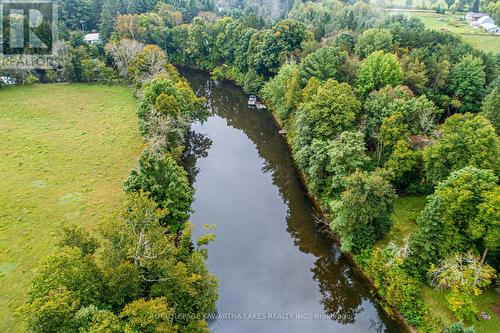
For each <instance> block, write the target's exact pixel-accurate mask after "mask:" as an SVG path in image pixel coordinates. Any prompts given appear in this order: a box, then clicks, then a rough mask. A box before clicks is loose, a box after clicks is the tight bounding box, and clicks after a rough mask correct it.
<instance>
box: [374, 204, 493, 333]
mask: <svg viewBox="0 0 500 333" xmlns="http://www.w3.org/2000/svg"><path fill="white" fill-rule="evenodd" d="M425 204H426V198H425V197H423V196H402V197H399V198H398V199H397V200H396V204H395V207H394V213H393V214H392V227H391V230H390V231H389V233H388V234H387V235H386V237H384V239H382V240H381V241H379V242H377V244H376V246H377V247H380V248H383V247H385V246H387V245H388V244H389V243H390V242H392V243H394V244H396V245H398V246H402V245H403V244H404V243H405V242H407V240H408V239H409V237H410V235H411V234H412V233H414V232H416V231H417V230H418V225H417V222H416V219H417V218H418V216H419V215H420V212H421V211H422V209H424V207H425ZM494 287H495V285H494V284H493V285H492V286H491V287H490V288H489V289H488V290H486V291H485V292H484V293H483V294H482V295H480V296H479V297H478V299H477V304H478V309H479V311H485V312H486V313H488V314H489V315H490V316H491V319H490V320H482V319H481V320H475V321H472V322H467V323H466V324H467V325H468V326H474V328H475V331H476V333H490V332H497V331H498V327H500V298H499V297H498V293H497V292H496V291H495V289H494ZM447 293H448V292H447V291H437V290H435V289H433V288H431V287H429V286H427V285H424V286H423V288H422V295H423V298H424V301H425V302H426V303H427V306H428V307H429V309H430V311H431V312H432V313H433V315H435V316H436V317H437V318H439V319H440V320H441V322H442V323H443V325H444V326H447V325H451V324H453V323H455V322H457V321H458V319H456V318H455V316H454V315H453V313H452V312H451V311H450V309H449V308H448V304H447V302H446V295H447Z"/></svg>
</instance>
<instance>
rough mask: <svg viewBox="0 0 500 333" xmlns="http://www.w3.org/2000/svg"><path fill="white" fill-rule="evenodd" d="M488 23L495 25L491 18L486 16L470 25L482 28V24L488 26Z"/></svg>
mask: <svg viewBox="0 0 500 333" xmlns="http://www.w3.org/2000/svg"><path fill="white" fill-rule="evenodd" d="M488 23H491V24H495V21H493V19H492V18H491V17H489V16H488V15H486V16H483V17H481V18H480V19H479V20H477V21H476V22H474V23H472V24H473V25H478V26H482V25H483V24H488Z"/></svg>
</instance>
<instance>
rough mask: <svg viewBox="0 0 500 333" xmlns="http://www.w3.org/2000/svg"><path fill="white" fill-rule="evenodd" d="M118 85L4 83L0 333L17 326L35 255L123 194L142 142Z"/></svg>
mask: <svg viewBox="0 0 500 333" xmlns="http://www.w3.org/2000/svg"><path fill="white" fill-rule="evenodd" d="M135 109H136V99H135V97H133V95H132V93H131V91H130V90H129V89H128V88H126V87H121V86H106V85H85V84H47V85H35V86H32V87H13V88H6V89H0V142H1V145H0V156H1V161H0V332H17V331H22V330H23V328H22V327H19V326H17V325H16V323H18V322H19V320H17V319H16V318H15V316H14V315H15V308H16V307H18V306H19V305H21V304H22V303H23V301H24V300H25V299H26V297H27V292H28V290H29V287H30V281H31V278H32V276H33V270H34V268H35V267H36V264H37V262H38V261H39V260H40V259H41V258H42V257H44V256H45V255H47V254H48V253H50V252H51V250H53V247H54V243H55V239H56V236H57V234H58V229H60V227H61V226H63V225H67V224H70V223H75V224H79V225H82V226H85V227H87V228H93V227H94V226H95V225H96V223H97V222H98V221H99V220H101V219H103V218H105V217H106V216H109V214H110V213H111V212H112V211H113V210H114V209H115V207H117V204H118V202H119V200H120V198H121V196H122V195H123V194H122V193H123V192H122V184H123V181H124V179H125V178H126V177H127V175H128V174H129V172H130V170H131V169H132V168H133V166H134V164H135V163H136V160H137V158H138V156H139V153H140V150H141V147H142V145H143V143H142V139H141V137H140V135H139V133H138V130H137V117H136V113H135Z"/></svg>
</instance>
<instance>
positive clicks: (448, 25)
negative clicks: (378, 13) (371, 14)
mask: <svg viewBox="0 0 500 333" xmlns="http://www.w3.org/2000/svg"><path fill="white" fill-rule="evenodd" d="M391 13H393V14H394V13H395V12H391ZM401 13H404V14H406V15H413V16H417V17H419V18H420V19H421V20H422V22H423V23H424V24H425V26H426V27H427V28H429V29H433V30H439V31H447V32H450V33H454V34H457V35H459V36H461V37H462V39H463V40H464V41H465V42H467V43H469V44H470V45H471V46H473V47H475V48H476V49H479V50H482V51H484V52H492V53H500V35H493V34H488V33H485V32H484V31H482V30H481V29H474V28H473V27H471V26H470V25H469V22H467V21H464V20H461V17H462V16H463V15H452V14H446V15H442V14H435V13H430V12H409V11H401ZM440 20H441V21H440Z"/></svg>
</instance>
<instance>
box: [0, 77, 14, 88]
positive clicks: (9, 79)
mask: <svg viewBox="0 0 500 333" xmlns="http://www.w3.org/2000/svg"><path fill="white" fill-rule="evenodd" d="M0 83H1V84H4V85H6V86H12V85H14V84H16V79H14V78H12V77H10V76H0Z"/></svg>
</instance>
